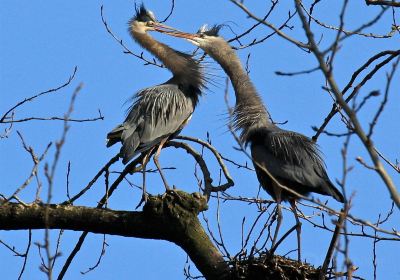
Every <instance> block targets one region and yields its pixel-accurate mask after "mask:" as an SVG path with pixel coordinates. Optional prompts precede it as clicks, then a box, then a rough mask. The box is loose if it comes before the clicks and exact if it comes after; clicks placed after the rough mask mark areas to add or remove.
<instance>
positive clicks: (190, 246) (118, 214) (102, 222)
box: [0, 191, 229, 279]
mask: <svg viewBox="0 0 400 280" xmlns="http://www.w3.org/2000/svg"><path fill="white" fill-rule="evenodd" d="M206 209H207V201H206V198H205V197H204V196H201V195H200V194H198V193H193V194H187V193H184V192H181V191H174V192H171V193H167V194H164V195H162V196H152V197H150V198H149V200H148V202H147V203H146V205H145V206H144V208H143V211H140V212H138V211H133V212H132V211H115V210H109V209H99V208H89V207H83V206H71V205H55V204H48V205H46V204H37V203H34V204H30V205H27V206H23V205H21V204H18V203H10V202H8V203H5V204H3V205H1V206H0V230H26V229H45V228H49V229H66V230H74V231H85V232H92V233H98V234H110V235H119V236H126V237H136V238H144V239H159V240H167V241H170V242H173V243H175V244H176V245H178V246H179V247H181V248H182V249H183V250H184V251H185V252H186V253H187V254H188V255H189V257H190V258H191V259H192V261H193V262H194V263H195V265H196V266H197V268H198V269H199V271H200V272H201V273H202V274H203V275H204V276H205V277H206V278H207V279H227V277H228V276H229V266H228V265H227V263H226V262H225V260H224V259H223V257H222V255H221V253H220V252H219V251H218V250H217V248H216V247H215V246H214V244H212V242H211V240H210V239H209V237H208V236H207V234H206V232H205V231H204V229H203V227H202V226H201V224H200V221H199V219H198V218H197V215H198V214H199V212H201V211H204V210H206ZM46 211H47V213H48V219H47V220H46V219H45V216H46V215H45V212H46Z"/></svg>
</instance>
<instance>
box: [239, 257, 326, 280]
mask: <svg viewBox="0 0 400 280" xmlns="http://www.w3.org/2000/svg"><path fill="white" fill-rule="evenodd" d="M231 265H232V271H233V279H252V280H261V279H262V280H270V279H271V280H305V279H308V280H313V279H319V273H320V269H318V268H315V267H314V266H312V265H310V264H307V263H302V262H298V261H295V260H292V259H288V258H285V257H281V256H272V257H270V256H268V255H267V254H263V255H261V256H260V257H257V258H255V257H252V258H246V259H242V260H237V261H233V262H232V263H231Z"/></svg>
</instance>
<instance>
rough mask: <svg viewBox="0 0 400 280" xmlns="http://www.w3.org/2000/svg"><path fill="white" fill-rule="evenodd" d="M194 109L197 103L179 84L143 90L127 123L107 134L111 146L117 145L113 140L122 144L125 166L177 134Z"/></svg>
mask: <svg viewBox="0 0 400 280" xmlns="http://www.w3.org/2000/svg"><path fill="white" fill-rule="evenodd" d="M194 108H195V103H194V101H191V99H190V98H188V97H187V96H186V95H185V94H184V93H183V92H182V91H181V90H180V89H179V86H178V85H176V84H162V85H158V86H155V87H150V88H146V89H143V90H141V91H139V92H138V93H137V94H136V95H135V96H134V101H133V104H132V105H131V107H130V110H129V113H128V116H127V117H126V119H125V122H124V123H123V124H121V125H119V126H117V127H116V128H115V129H114V130H112V131H111V132H110V133H109V134H108V138H109V139H110V141H109V143H110V145H112V144H114V143H112V139H118V140H119V141H121V142H122V143H123V146H122V149H121V154H122V156H123V163H124V164H125V163H126V162H128V161H129V160H130V159H132V158H133V157H135V156H136V155H137V154H139V153H141V152H143V151H146V150H148V149H149V148H151V147H153V146H155V145H157V144H158V143H160V142H161V140H162V139H164V138H165V137H170V136H174V135H175V134H178V133H179V132H180V130H181V129H182V128H183V125H184V124H185V122H187V121H188V119H190V117H191V115H192V113H193V111H194ZM115 143H116V142H115Z"/></svg>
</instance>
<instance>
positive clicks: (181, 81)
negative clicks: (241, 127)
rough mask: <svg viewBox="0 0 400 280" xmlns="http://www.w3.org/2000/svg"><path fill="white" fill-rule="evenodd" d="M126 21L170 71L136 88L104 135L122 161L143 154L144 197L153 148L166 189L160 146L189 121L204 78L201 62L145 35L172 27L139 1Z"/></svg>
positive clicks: (133, 35) (144, 45)
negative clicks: (119, 120)
mask: <svg viewBox="0 0 400 280" xmlns="http://www.w3.org/2000/svg"><path fill="white" fill-rule="evenodd" d="M128 24H129V27H128V31H129V33H130V35H131V36H132V38H133V39H134V40H135V41H136V42H137V43H138V44H139V45H140V46H141V47H143V48H144V49H146V50H148V51H149V52H150V53H151V54H153V55H154V56H155V57H157V58H158V59H159V60H160V61H161V62H162V63H163V64H164V65H165V67H166V68H168V69H169V70H170V71H171V72H172V74H173V76H172V78H171V79H169V80H168V81H166V82H165V83H163V84H160V85H156V86H153V87H148V88H145V89H142V90H139V91H138V92H137V93H136V94H135V95H134V96H133V98H132V100H133V103H132V105H131V106H130V108H129V112H128V114H127V117H126V119H125V121H124V122H123V123H122V124H120V125H118V126H117V127H115V128H114V129H113V130H112V131H110V132H109V133H108V134H107V147H110V146H112V145H114V144H116V143H118V142H121V143H122V147H121V150H120V156H121V157H122V162H123V164H127V163H128V162H129V161H130V160H131V159H132V158H134V157H135V156H137V155H138V154H140V153H145V156H144V159H143V164H142V168H143V196H144V199H145V197H146V191H145V166H146V163H147V161H148V159H149V157H150V155H151V153H152V152H153V151H154V149H155V148H157V150H156V152H155V155H154V163H155V164H156V166H157V169H158V170H159V173H160V175H161V178H162V180H163V182H164V185H165V188H166V189H167V190H169V189H170V188H169V186H168V183H167V181H166V179H165V176H164V175H163V173H162V170H161V168H160V165H159V161H158V157H159V155H160V151H161V149H162V147H163V145H164V144H165V143H166V142H167V141H168V140H169V139H171V138H173V137H174V136H176V135H178V134H179V133H180V131H181V130H182V129H183V127H184V126H185V125H186V124H187V123H188V121H189V120H190V118H191V116H192V114H193V112H194V110H195V107H196V105H197V103H198V101H199V97H200V96H201V93H202V89H203V87H204V84H205V78H204V75H203V71H202V67H201V65H200V64H199V63H198V62H197V61H195V60H194V59H193V58H192V57H191V56H190V55H188V54H185V53H182V52H179V51H176V50H174V49H172V48H170V47H169V46H167V45H165V44H163V43H160V42H158V41H157V40H155V39H154V38H153V37H152V36H150V35H149V34H148V32H149V31H158V32H161V33H164V32H166V31H173V30H174V29H173V28H171V27H169V26H166V25H164V24H161V23H159V22H158V21H157V20H156V18H155V16H154V14H153V13H152V12H151V11H148V10H146V8H145V7H144V5H143V4H142V5H141V6H140V7H136V15H135V16H134V17H133V18H132V19H131V20H130V21H129V23H128Z"/></svg>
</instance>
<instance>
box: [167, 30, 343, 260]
mask: <svg viewBox="0 0 400 280" xmlns="http://www.w3.org/2000/svg"><path fill="white" fill-rule="evenodd" d="M219 30H220V26H214V27H213V28H211V29H210V30H206V29H205V28H202V29H201V30H200V31H199V32H198V33H197V34H188V33H183V32H172V33H168V34H170V35H173V36H176V37H183V38H186V39H188V40H189V41H190V42H191V43H193V44H194V45H196V46H198V47H200V48H201V49H203V50H204V51H205V52H206V53H207V54H209V55H210V56H211V57H212V58H213V59H214V60H216V61H217V62H218V63H219V64H220V65H221V67H222V68H223V69H224V71H225V72H226V74H227V75H228V76H229V78H230V80H231V82H232V85H233V88H234V90H235V94H236V105H235V108H234V111H233V129H234V130H235V131H237V132H239V133H240V137H239V139H240V142H241V144H243V145H244V146H246V145H248V144H250V147H251V156H252V160H253V164H254V168H255V170H256V174H257V178H258V181H259V182H260V184H261V186H262V187H263V189H264V190H266V191H267V192H268V193H269V194H270V195H271V196H272V197H273V198H274V200H275V201H276V202H277V208H276V209H277V226H276V230H275V234H274V238H273V242H272V244H273V245H272V246H273V248H274V246H275V242H276V238H277V234H278V230H279V227H280V225H281V222H282V213H281V208H280V203H281V202H282V201H289V202H290V204H291V207H292V210H293V213H294V216H295V219H296V224H297V227H296V229H297V241H298V260H299V261H300V260H301V255H300V252H301V247H300V246H301V245H300V243H301V242H300V232H301V223H300V221H299V218H298V216H297V213H296V199H298V198H299V197H298V195H296V194H295V193H298V194H300V195H302V196H304V195H308V194H309V193H311V192H315V193H319V194H323V195H329V196H332V197H333V198H334V199H336V200H337V201H339V202H344V197H343V195H342V194H341V193H340V191H339V190H338V189H337V188H336V187H335V186H334V185H333V184H332V182H331V181H330V180H329V177H328V175H327V173H326V170H325V164H324V162H323V160H322V158H321V156H320V153H319V150H318V147H317V145H316V144H315V143H314V142H313V141H312V140H311V139H309V138H308V137H306V136H304V135H302V134H300V133H297V132H293V131H288V130H284V129H281V128H279V127H277V126H276V125H275V124H274V123H272V122H271V120H270V115H269V113H268V111H267V109H266V108H265V106H264V105H263V102H262V100H261V97H260V96H259V94H258V93H257V90H256V88H255V87H254V85H253V83H252V82H251V80H250V78H249V76H248V74H247V73H246V71H245V70H244V69H243V66H242V64H241V62H240V60H239V58H238V56H237V55H236V53H235V51H234V50H233V49H232V48H231V46H230V45H229V44H228V43H227V42H226V41H225V40H224V39H223V38H222V37H220V36H218V32H219ZM291 190H292V191H294V192H291Z"/></svg>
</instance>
